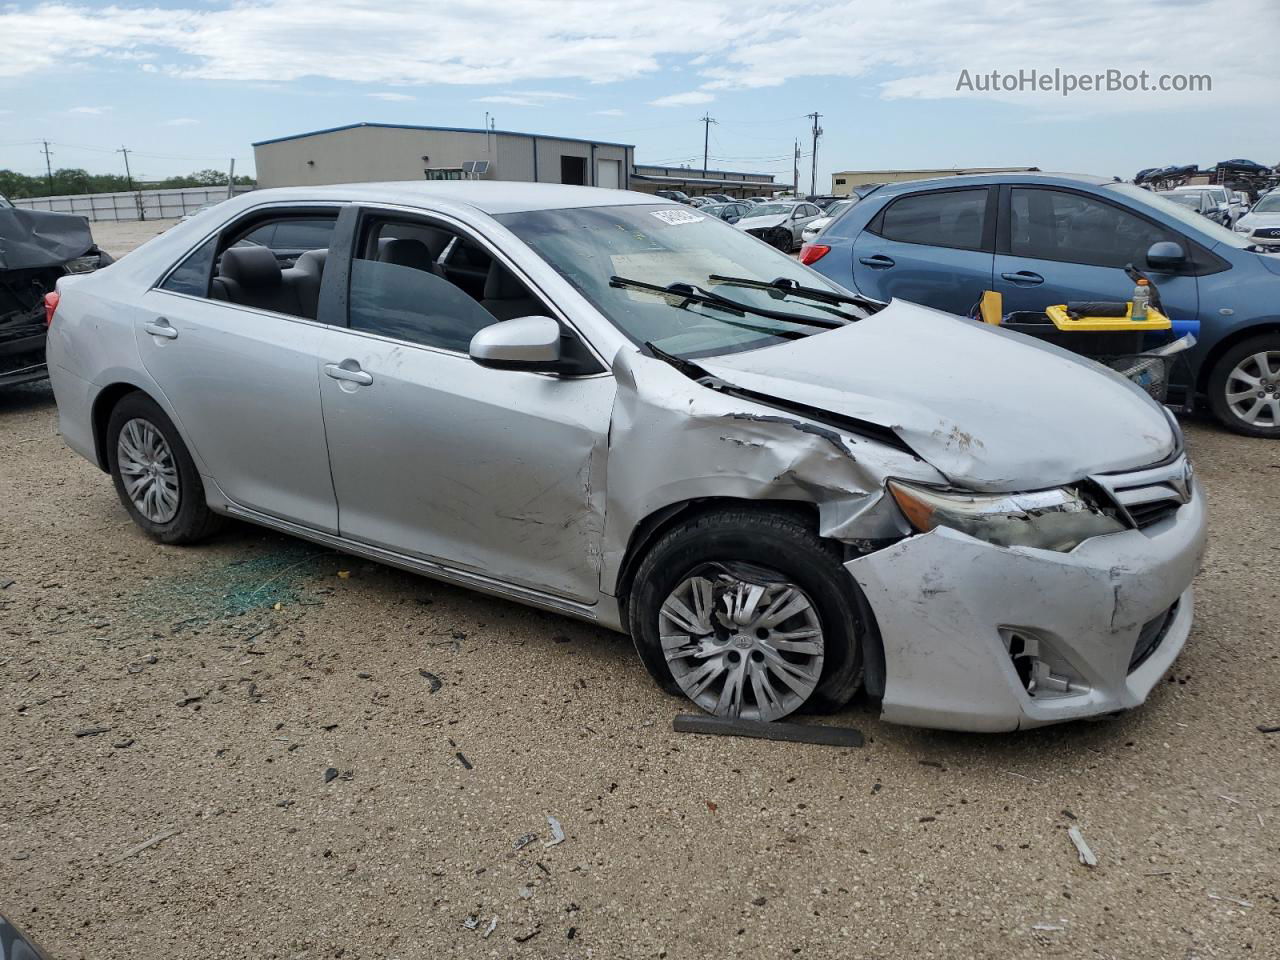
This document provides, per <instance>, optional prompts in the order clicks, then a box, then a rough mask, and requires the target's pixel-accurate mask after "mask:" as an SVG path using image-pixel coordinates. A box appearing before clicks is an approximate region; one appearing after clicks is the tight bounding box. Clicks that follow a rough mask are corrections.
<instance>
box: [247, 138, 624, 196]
mask: <svg viewBox="0 0 1280 960" xmlns="http://www.w3.org/2000/svg"><path fill="white" fill-rule="evenodd" d="M253 153H254V162H255V164H256V166H257V172H258V185H259V186H260V187H285V186H303V185H317V184H325V183H368V182H377V181H382V180H422V179H424V178H425V177H426V172H425V171H426V170H428V169H440V168H458V167H461V166H462V165H463V163H465V162H467V161H469V160H487V161H489V171H488V173H487V174H485V175H484V176H483V177H482V179H485V180H518V181H527V182H532V181H534V180H537V181H540V182H542V183H560V182H561V179H560V177H561V159H560V158H561V157H562V156H571V157H580V158H582V159H583V160H584V161H585V169H586V180H587V184H588V185H593V184H594V183H595V179H596V174H597V170H598V169H599V165H598V161H600V160H612V161H616V162H617V163H618V165H619V167H618V169H619V170H620V172H621V179H622V180H623V181H624V182H623V183H622V184H621V186H623V187H624V188H625V186H626V183H625V181H626V180H627V178H628V177H627V174H628V172H629V171H630V169H631V162H632V148H631V147H629V146H625V145H622V144H604V143H590V142H583V141H577V140H563V139H559V138H556V137H542V136H536V135H533V134H523V133H502V132H495V133H491V134H488V135H486V134H485V133H484V131H482V130H474V131H472V130H433V129H430V128H416V127H393V126H377V125H372V124H369V125H360V126H353V127H348V128H342V129H337V130H329V131H321V132H318V133H314V134H307V135H304V136H299V137H291V138H287V139H280V140H275V141H266V142H263V143H258V144H254V148H253Z"/></svg>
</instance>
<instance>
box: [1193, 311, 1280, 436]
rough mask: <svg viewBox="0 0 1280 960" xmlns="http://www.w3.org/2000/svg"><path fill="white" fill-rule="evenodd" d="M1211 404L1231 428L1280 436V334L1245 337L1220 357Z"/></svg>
mask: <svg viewBox="0 0 1280 960" xmlns="http://www.w3.org/2000/svg"><path fill="white" fill-rule="evenodd" d="M1209 406H1210V408H1211V409H1212V410H1213V413H1214V416H1216V417H1217V418H1218V420H1219V421H1220V422H1221V423H1222V424H1223V426H1225V427H1226V428H1227V429H1228V430H1234V431H1235V432H1236V433H1242V434H1245V435H1246V436H1251V437H1271V438H1280V334H1275V333H1268V334H1263V335H1262V336H1258V337H1253V338H1251V339H1249V340H1245V341H1244V342H1243V343H1238V344H1236V345H1235V346H1234V347H1232V348H1231V349H1230V350H1228V351H1227V352H1226V353H1224V354H1223V355H1222V356H1221V357H1219V358H1218V362H1217V364H1216V365H1215V366H1214V368H1213V371H1212V373H1210V375H1209Z"/></svg>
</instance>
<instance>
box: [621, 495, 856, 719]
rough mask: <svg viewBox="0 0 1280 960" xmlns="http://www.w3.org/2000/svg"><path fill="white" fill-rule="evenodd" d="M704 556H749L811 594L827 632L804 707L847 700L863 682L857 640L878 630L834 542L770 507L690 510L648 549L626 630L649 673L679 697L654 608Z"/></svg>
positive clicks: (745, 559)
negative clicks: (818, 675)
mask: <svg viewBox="0 0 1280 960" xmlns="http://www.w3.org/2000/svg"><path fill="white" fill-rule="evenodd" d="M708 563H712V564H714V563H746V564H752V565H755V566H758V567H764V568H767V569H771V570H773V571H776V572H777V573H779V574H782V575H783V576H784V577H785V578H786V579H788V580H790V581H791V582H793V583H795V584H796V585H797V586H799V587H800V588H801V589H802V590H804V592H805V593H806V594H808V596H809V597H810V598H811V599H812V600H813V603H814V606H815V607H816V608H817V612H818V616H819V619H820V621H821V627H822V632H823V639H824V648H825V649H824V662H823V666H822V674H821V679H820V680H819V682H818V686H817V688H816V689H815V690H814V692H813V693H812V694H811V695H810V697H809V699H808V700H807V701H806V702H805V703H804V705H803V707H802V708H801V709H803V710H805V711H820V712H824V711H832V710H838V709H840V708H841V707H843V706H845V705H846V704H847V703H848V702H849V701H850V700H851V699H852V698H853V696H854V694H856V693H857V692H858V687H859V685H860V683H861V681H862V640H863V637H864V636H865V634H866V631H868V630H870V631H874V630H875V622H874V617H873V616H872V614H871V609H870V606H869V605H868V604H867V602H866V598H865V597H864V596H863V595H862V591H861V590H860V589H859V588H858V586H857V584H856V583H855V582H854V581H853V579H852V578H851V577H850V576H849V574H848V572H847V571H846V570H845V569H844V567H843V566H842V565H841V562H840V557H839V555H838V553H837V551H836V550H835V549H834V548H833V547H832V545H831V544H829V543H827V542H825V541H823V540H822V539H821V538H820V537H818V536H817V534H816V533H814V532H813V531H812V530H810V529H809V528H808V526H806V525H805V523H804V522H802V519H801V517H799V516H797V515H794V514H791V513H788V512H784V511H773V510H768V509H754V510H753V509H726V510H716V511H713V512H708V513H703V514H700V515H697V516H694V517H691V518H689V519H687V520H685V521H683V522H681V523H679V524H677V525H676V526H675V527H673V528H672V529H670V530H668V531H667V532H666V533H665V534H663V535H662V537H661V538H659V540H658V541H657V543H655V544H654V545H653V546H652V547H651V548H650V549H649V551H648V553H647V554H646V555H645V558H644V560H643V561H642V562H641V564H640V567H639V569H638V570H637V571H636V575H635V579H634V581H633V583H632V587H631V591H630V597H629V602H628V604H627V620H628V626H629V628H630V632H631V637H632V640H633V641H634V643H635V645H636V650H637V652H638V653H639V654H640V659H641V660H642V661H643V662H644V665H645V667H646V668H647V669H648V671H649V673H650V675H651V676H652V677H653V678H654V680H655V681H656V682H657V683H658V685H659V686H661V687H662V688H663V689H664V690H666V691H667V692H668V693H671V694H674V695H677V696H683V695H684V694H683V692H682V691H681V689H680V687H679V686H678V685H677V684H676V681H675V678H674V677H673V676H672V673H671V670H670V669H669V667H668V666H667V662H666V658H665V657H664V656H663V653H662V642H661V640H660V638H659V635H658V613H659V610H660V609H661V606H662V603H663V601H664V600H665V599H666V598H667V596H668V594H670V592H671V591H672V590H673V589H674V588H675V587H676V585H677V584H679V583H680V581H681V580H683V579H684V578H685V577H686V576H688V575H689V574H690V573H691V572H692V571H694V570H695V569H697V568H698V567H700V566H703V565H705V564H708Z"/></svg>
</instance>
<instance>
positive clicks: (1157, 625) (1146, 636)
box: [1129, 601, 1178, 673]
mask: <svg viewBox="0 0 1280 960" xmlns="http://www.w3.org/2000/svg"><path fill="white" fill-rule="evenodd" d="M1177 612H1178V603H1177V601H1174V604H1173V606H1172V607H1170V608H1169V609H1168V610H1166V611H1164V613H1162V614H1160V616H1158V617H1155V618H1154V619H1151V620H1148V621H1147V622H1146V623H1144V624H1143V625H1142V629H1141V630H1140V631H1139V632H1138V642H1137V643H1135V644H1134V645H1133V653H1132V654H1131V655H1130V656H1129V672H1130V673H1133V671H1135V670H1137V669H1138V668H1139V667H1140V666H1142V665H1143V664H1144V663H1146V662H1147V660H1148V659H1150V657H1151V655H1152V654H1153V653H1155V652H1156V650H1157V649H1158V648H1159V646H1160V641H1162V640H1163V639H1164V638H1165V634H1167V633H1168V632H1169V627H1170V626H1171V625H1172V624H1173V621H1174V616H1175V614H1177Z"/></svg>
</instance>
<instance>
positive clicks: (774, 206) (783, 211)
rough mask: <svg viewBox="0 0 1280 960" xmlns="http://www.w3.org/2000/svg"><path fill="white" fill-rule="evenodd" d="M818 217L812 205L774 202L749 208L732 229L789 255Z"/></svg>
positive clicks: (820, 215)
mask: <svg viewBox="0 0 1280 960" xmlns="http://www.w3.org/2000/svg"><path fill="white" fill-rule="evenodd" d="M821 217H822V211H821V210H820V209H819V208H818V207H817V205H816V204H812V203H809V202H808V201H799V202H797V201H795V200H778V201H773V202H770V203H761V204H757V205H756V206H754V207H752V208H751V209H750V210H749V211H748V212H747V213H746V215H745V216H743V218H742V219H741V220H739V221H738V222H737V223H736V224H734V226H736V227H737V228H738V229H739V230H743V231H745V232H746V233H749V234H751V235H752V236H753V237H758V238H759V239H761V240H763V241H764V242H765V243H767V244H770V245H771V246H774V247H777V248H778V249H779V250H781V251H782V252H783V253H790V252H791V251H792V250H794V249H795V248H796V247H798V246H799V245H800V243H801V242H802V239H801V235H802V234H803V233H804V229H805V227H807V226H809V224H811V223H813V221H815V220H817V219H819V218H821Z"/></svg>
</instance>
